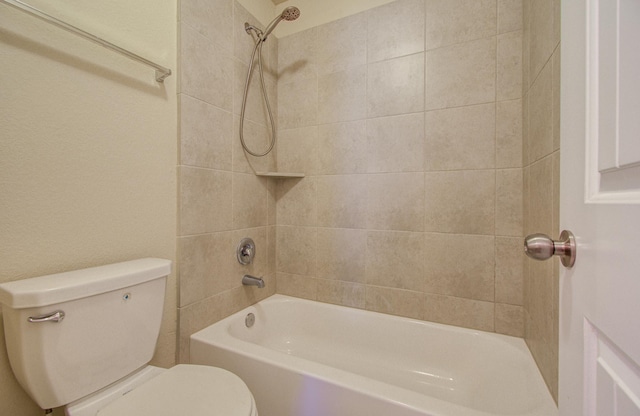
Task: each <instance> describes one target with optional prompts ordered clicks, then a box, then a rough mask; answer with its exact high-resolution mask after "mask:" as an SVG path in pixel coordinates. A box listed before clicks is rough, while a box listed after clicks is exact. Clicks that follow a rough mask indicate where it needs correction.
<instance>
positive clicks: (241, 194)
mask: <svg viewBox="0 0 640 416" xmlns="http://www.w3.org/2000/svg"><path fill="white" fill-rule="evenodd" d="M267 197H268V194H267V179H266V178H262V177H259V176H255V175H253V174H246V173H234V174H233V227H234V228H250V227H259V226H265V225H267V215H268V212H267V202H268V199H267Z"/></svg>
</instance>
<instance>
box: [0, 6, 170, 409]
mask: <svg viewBox="0 0 640 416" xmlns="http://www.w3.org/2000/svg"><path fill="white" fill-rule="evenodd" d="M30 2H31V3H32V4H33V5H34V6H38V7H40V8H41V9H42V10H45V11H46V12H47V13H50V14H52V15H54V16H56V17H59V18H61V19H63V20H65V21H67V22H69V23H70V24H73V25H75V26H78V27H80V28H83V29H84V30H86V31H88V32H91V33H94V34H95V35H98V36H101V37H104V38H105V39H108V40H109V41H111V42H113V43H116V44H118V45H120V46H122V47H124V48H127V49H130V50H132V51H133V52H135V53H138V54H140V55H142V56H144V57H147V58H148V59H150V60H152V61H156V62H158V63H160V64H162V65H164V66H167V67H170V68H172V69H173V70H174V71H175V69H176V20H177V16H176V10H177V6H176V2H175V1H173V0H162V1H158V0H139V1H135V2H130V1H125V0H114V1H109V2H86V1H82V0H69V1H65V2H47V1H43V0H31V1H30ZM0 74H1V76H0V125H1V126H2V128H0V236H1V237H0V282H2V281H9V280H16V279H24V278H28V277H33V276H38V275H43V274H49V273H54V272H59V271H64V270H71V269H78V268H83V267H88V266H94V265H100V264H105V263H111V262H118V261H123V260H128V259H133V258H137V257H145V256H155V257H164V258H168V259H174V257H175V232H176V205H177V203H176V173H175V165H176V159H177V157H176V156H177V155H176V153H177V150H176V130H177V126H176V125H177V123H176V118H177V116H176V113H177V110H176V93H175V88H176V87H175V85H176V76H175V75H174V76H171V77H169V78H168V79H167V80H166V81H165V83H164V84H158V83H157V82H156V81H155V79H154V70H153V69H151V68H148V67H146V66H143V65H141V64H139V63H135V62H131V61H129V60H128V59H127V58H124V57H122V56H121V55H118V54H116V53H113V52H111V51H108V50H106V49H104V48H102V47H100V46H98V45H95V44H93V43H91V42H88V41H86V40H84V39H81V38H79V37H77V36H74V35H72V34H69V33H67V32H65V31H63V30H60V29H59V28H56V27H53V26H50V25H48V24H46V23H44V22H42V21H40V20H38V19H36V18H34V17H31V16H28V15H26V14H24V13H22V12H20V11H16V10H15V9H13V8H11V7H9V6H6V5H0ZM175 286H176V285H175V278H173V277H171V278H170V280H169V285H168V293H167V302H166V308H165V317H164V322H163V329H162V334H161V337H160V342H159V349H158V354H157V358H156V363H158V364H161V365H163V364H166V365H169V364H172V363H173V360H174V357H175V331H176V319H175V315H176V300H175V298H176V296H175ZM0 326H1V325H0ZM0 332H2V331H0ZM3 337H4V335H0V414H3V415H4V414H7V415H26V416H30V415H40V414H41V410H39V409H37V406H36V405H35V404H34V403H33V402H32V401H31V400H30V399H29V398H28V397H27V396H26V394H25V393H24V392H23V391H22V389H21V388H20V387H19V386H18V385H17V383H16V381H15V379H14V378H13V375H12V372H11V370H10V368H9V363H8V361H7V356H6V352H5V350H4V349H5V347H4V338H3Z"/></svg>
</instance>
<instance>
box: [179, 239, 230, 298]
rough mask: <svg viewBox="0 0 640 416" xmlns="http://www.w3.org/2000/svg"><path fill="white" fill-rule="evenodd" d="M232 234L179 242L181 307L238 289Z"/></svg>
mask: <svg viewBox="0 0 640 416" xmlns="http://www.w3.org/2000/svg"><path fill="white" fill-rule="evenodd" d="M232 237H233V233H232V232H229V231H227V232H221V233H213V234H202V235H197V236H191V237H181V238H179V239H178V253H179V259H178V262H179V264H180V291H179V292H180V306H187V305H190V304H192V303H195V302H199V301H201V300H203V299H205V298H208V297H210V296H213V295H217V294H218V293H222V292H224V291H226V290H229V289H231V288H233V287H235V286H238V284H237V282H235V281H234V280H235V279H234V276H233V270H234V263H233V262H234V261H235V257H234V256H233V255H232V254H233V250H234V247H235V245H236V244H237V242H234V241H233V238H232Z"/></svg>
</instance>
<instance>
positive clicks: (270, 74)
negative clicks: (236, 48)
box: [262, 36, 280, 83]
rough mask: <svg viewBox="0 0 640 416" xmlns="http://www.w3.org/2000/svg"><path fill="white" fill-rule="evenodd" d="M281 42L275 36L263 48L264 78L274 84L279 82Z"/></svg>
mask: <svg viewBox="0 0 640 416" xmlns="http://www.w3.org/2000/svg"><path fill="white" fill-rule="evenodd" d="M279 43H280V41H279V40H278V38H276V37H275V36H271V37H270V38H269V42H267V44H266V45H264V46H263V47H262V51H263V54H264V55H263V58H262V66H263V68H264V77H265V79H266V80H269V81H271V82H273V83H277V82H278V51H279V49H280V48H279V47H278V45H279Z"/></svg>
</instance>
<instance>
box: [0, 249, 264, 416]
mask: <svg viewBox="0 0 640 416" xmlns="http://www.w3.org/2000/svg"><path fill="white" fill-rule="evenodd" d="M170 271H171V262H170V261H169V260H163V259H153V258H147V259H140V260H133V261H128V262H124V263H117V264H110V265H107V266H101V267H93V268H89V269H84V270H77V271H72V272H67V273H59V274H53V275H49V276H42V277H36V278H32V279H25V280H18V281H15V282H9V283H4V284H1V285H0V303H2V315H3V318H4V331H5V336H6V342H7V350H8V353H9V361H10V362H11V368H12V369H13V372H14V374H15V375H16V378H17V379H18V381H19V383H20V385H21V386H22V387H23V388H24V389H25V390H26V392H27V393H28V394H29V395H30V396H31V398H33V400H35V402H36V403H37V404H38V405H39V406H40V407H41V408H43V409H52V408H55V407H60V406H65V412H66V414H67V415H69V416H88V415H91V416H95V415H99V416H116V415H117V416H146V415H149V416H151V415H153V416H165V415H166V416H169V415H171V416H175V415H184V416H205V415H207V416H209V415H211V416H214V415H215V416H257V414H258V413H257V411H256V407H255V402H254V399H253V396H252V394H251V392H250V391H249V389H248V388H247V386H246V385H245V384H244V382H243V381H242V380H241V379H240V378H239V377H238V376H236V375H235V374H233V373H230V372H228V371H226V370H223V369H220V368H215V367H209V366H199V365H177V366H175V367H173V368H171V369H169V370H165V369H161V368H158V367H153V366H149V365H148V363H149V361H151V358H152V357H153V353H154V350H155V345H156V341H157V339H158V334H159V332H160V323H161V320H162V309H163V304H164V292H165V285H166V278H167V276H168V275H169V273H170Z"/></svg>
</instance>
